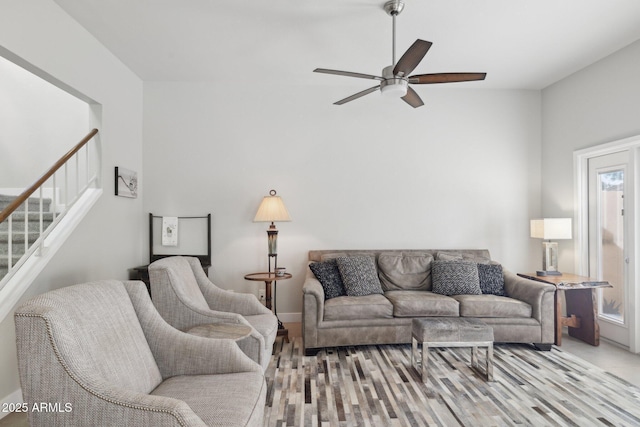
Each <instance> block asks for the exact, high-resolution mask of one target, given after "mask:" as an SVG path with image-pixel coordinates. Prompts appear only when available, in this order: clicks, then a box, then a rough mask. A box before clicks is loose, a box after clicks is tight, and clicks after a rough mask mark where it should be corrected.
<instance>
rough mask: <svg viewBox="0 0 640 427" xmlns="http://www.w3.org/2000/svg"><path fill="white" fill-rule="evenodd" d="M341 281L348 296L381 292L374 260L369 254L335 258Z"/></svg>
mask: <svg viewBox="0 0 640 427" xmlns="http://www.w3.org/2000/svg"><path fill="white" fill-rule="evenodd" d="M336 262H337V263H338V269H339V270H340V276H341V277H342V283H344V288H345V290H346V291H347V295H349V296H364V295H371V294H381V293H382V286H381V285H380V279H378V271H377V269H376V262H375V259H374V258H373V257H370V256H350V257H338V258H336Z"/></svg>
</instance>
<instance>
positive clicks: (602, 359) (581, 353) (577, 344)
mask: <svg viewBox="0 0 640 427" xmlns="http://www.w3.org/2000/svg"><path fill="white" fill-rule="evenodd" d="M284 326H285V327H286V328H287V329H288V330H289V338H294V337H300V336H302V325H301V324H300V323H285V324H284ZM560 349H562V350H563V351H566V352H568V353H572V354H575V355H576V356H578V357H580V358H582V359H584V360H586V361H588V362H590V363H592V364H594V365H596V366H598V367H600V368H602V369H604V370H605V371H608V372H611V373H612V374H614V375H617V376H618V377H620V378H623V379H625V380H626V381H628V382H630V383H631V384H634V385H636V386H637V387H640V355H638V354H632V353H629V352H628V351H627V350H625V349H623V348H621V347H618V346H616V345H614V344H611V343H609V342H607V341H606V340H603V339H601V340H600V346H598V347H594V346H592V345H589V344H587V343H584V342H582V341H580V340H577V339H575V338H572V337H570V336H569V335H567V334H566V333H565V334H563V336H562V346H561V347H560ZM0 427H28V424H27V417H26V415H24V414H10V415H8V416H6V417H4V418H2V419H0Z"/></svg>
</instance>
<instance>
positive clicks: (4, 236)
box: [0, 228, 46, 251]
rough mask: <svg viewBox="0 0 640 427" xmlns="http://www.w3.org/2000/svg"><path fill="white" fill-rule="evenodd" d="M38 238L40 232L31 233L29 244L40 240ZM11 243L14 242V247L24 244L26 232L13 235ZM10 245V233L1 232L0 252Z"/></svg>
mask: <svg viewBox="0 0 640 427" xmlns="http://www.w3.org/2000/svg"><path fill="white" fill-rule="evenodd" d="M45 229H46V228H45ZM38 237H40V233H39V232H38V231H31V232H29V235H28V238H29V243H33V242H35V241H36V240H38ZM11 241H12V242H13V244H14V245H15V244H16V243H18V244H24V232H21V233H13V236H12V239H11ZM8 243H9V233H7V232H6V231H0V251H1V250H2V247H3V246H7V244H8Z"/></svg>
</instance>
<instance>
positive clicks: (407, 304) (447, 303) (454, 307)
mask: <svg viewBox="0 0 640 427" xmlns="http://www.w3.org/2000/svg"><path fill="white" fill-rule="evenodd" d="M384 296H385V297H387V299H388V300H389V301H391V304H393V315H394V317H426V316H438V317H449V316H454V317H457V316H458V313H459V305H460V304H459V303H458V301H456V300H455V299H453V298H451V297H448V296H445V295H440V294H435V293H433V292H429V291H388V292H385V293H384Z"/></svg>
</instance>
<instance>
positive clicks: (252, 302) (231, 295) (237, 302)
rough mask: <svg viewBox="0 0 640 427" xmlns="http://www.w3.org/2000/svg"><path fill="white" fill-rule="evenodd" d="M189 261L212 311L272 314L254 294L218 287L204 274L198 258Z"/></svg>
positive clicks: (248, 314) (251, 314) (246, 314)
mask: <svg viewBox="0 0 640 427" xmlns="http://www.w3.org/2000/svg"><path fill="white" fill-rule="evenodd" d="M188 261H189V264H191V268H192V270H193V274H194V275H195V277H196V281H197V282H198V286H199V287H200V291H202V295H204V299H205V300H206V301H207V304H208V305H209V307H210V308H211V309H212V310H217V311H229V312H233V313H238V314H241V315H243V316H253V315H257V314H269V313H271V310H269V309H268V308H267V307H265V306H264V305H262V303H261V302H260V301H258V298H256V296H255V295H253V294H243V293H236V292H230V291H227V290H224V289H221V288H219V287H217V286H216V285H215V284H213V283H212V282H211V280H209V278H208V277H207V275H206V274H205V273H204V270H202V266H201V265H200V261H199V260H198V259H197V258H194V259H188Z"/></svg>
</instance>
